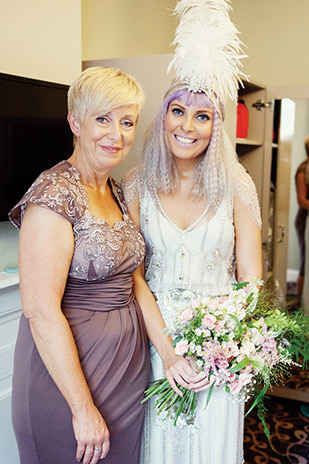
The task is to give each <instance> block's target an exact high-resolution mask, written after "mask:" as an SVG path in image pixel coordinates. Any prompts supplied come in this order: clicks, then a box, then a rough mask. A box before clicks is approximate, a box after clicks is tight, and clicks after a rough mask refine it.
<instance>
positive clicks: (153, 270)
mask: <svg viewBox="0 0 309 464" xmlns="http://www.w3.org/2000/svg"><path fill="white" fill-rule="evenodd" d="M244 174H246V173H244ZM245 182H246V183H247V184H248V185H249V190H250V189H252V198H253V199H254V201H255V202H256V192H255V187H254V185H253V183H252V181H251V179H250V178H249V176H247V175H246V178H245ZM124 185H125V188H124V191H125V197H126V199H127V201H128V202H130V201H131V200H132V199H133V197H134V196H135V195H136V193H137V190H138V193H139V199H140V219H141V232H142V235H143V238H144V240H145V243H146V281H147V283H148V285H149V287H150V289H151V291H152V292H153V293H154V295H155V297H156V299H157V303H158V306H159V308H160V311H161V313H162V316H163V318H164V321H165V323H166V325H167V327H168V328H171V327H172V326H173V313H172V310H171V307H170V305H168V306H167V304H166V298H167V297H168V298H170V297H171V296H172V298H173V299H176V300H177V298H180V301H181V299H182V296H183V292H184V291H185V290H190V291H191V292H193V293H194V294H198V295H214V296H215V295H222V294H227V293H229V291H230V290H231V285H232V282H233V281H234V241H235V234H234V225H233V201H232V199H230V200H226V201H224V202H223V203H222V204H221V205H220V207H219V208H218V209H217V211H216V212H215V214H212V213H211V211H208V210H207V209H206V210H205V211H204V213H203V214H202V215H201V217H200V218H199V219H198V220H197V221H196V222H195V223H194V224H192V225H191V226H190V227H188V228H187V229H185V230H182V229H180V228H179V227H177V226H176V225H175V224H174V223H173V222H172V221H171V220H170V218H169V217H168V216H167V215H166V213H165V211H164V208H163V206H162V204H161V202H160V199H159V196H158V194H157V192H155V191H151V192H150V191H149V190H148V189H147V188H146V187H145V186H144V185H143V183H142V181H141V180H140V179H139V175H138V174H137V173H136V172H131V173H129V176H128V177H127V179H126V181H125V184H124ZM247 200H248V198H247ZM256 215H257V217H258V216H259V206H258V204H257V208H256ZM189 296H190V295H189ZM151 365H152V380H157V379H160V378H162V377H164V369H163V364H162V362H161V358H160V357H159V355H158V354H157V352H156V350H155V349H154V347H153V346H151ZM207 395H208V392H207V391H206V392H200V393H198V394H197V408H196V419H195V422H194V423H193V424H186V423H180V425H179V426H178V425H177V426H176V427H175V426H174V424H173V421H172V420H166V421H164V422H163V421H162V420H160V418H159V417H158V416H157V414H156V411H155V410H153V406H154V402H155V398H152V399H151V400H150V401H148V405H147V409H146V417H145V424H144V434H143V444H142V453H141V459H140V464H241V463H243V462H244V461H243V421H244V419H243V415H244V404H243V403H242V402H235V401H233V400H232V399H230V398H229V396H228V394H227V393H226V392H225V391H224V387H219V388H217V389H214V391H213V394H212V397H211V400H210V402H209V404H208V406H207V408H206V409H205V404H206V399H207Z"/></svg>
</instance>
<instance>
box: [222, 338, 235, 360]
mask: <svg viewBox="0 0 309 464" xmlns="http://www.w3.org/2000/svg"><path fill="white" fill-rule="evenodd" d="M222 351H223V353H224V355H225V356H226V357H227V358H228V359H229V358H236V356H238V355H239V349H238V346H237V343H236V342H227V343H226V344H225V345H223V346H222Z"/></svg>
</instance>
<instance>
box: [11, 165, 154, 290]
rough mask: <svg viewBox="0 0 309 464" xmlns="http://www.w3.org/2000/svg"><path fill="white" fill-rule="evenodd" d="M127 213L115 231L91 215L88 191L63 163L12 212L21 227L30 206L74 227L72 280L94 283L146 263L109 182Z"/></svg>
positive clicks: (44, 175)
mask: <svg viewBox="0 0 309 464" xmlns="http://www.w3.org/2000/svg"><path fill="white" fill-rule="evenodd" d="M109 182H110V186H111V188H112V191H113V194H114V196H115V198H116V200H117V202H118V204H119V206H120V208H121V210H122V212H123V220H122V221H118V222H116V223H115V224H114V227H111V226H110V225H109V224H108V223H107V222H106V221H104V219H101V218H98V217H94V216H93V215H92V214H91V212H90V211H89V204H88V198H87V195H86V191H85V189H84V187H83V185H82V183H81V181H80V174H79V172H78V170H77V169H76V168H75V167H74V166H72V165H71V164H70V163H69V162H68V161H62V162H60V163H59V164H57V165H56V166H54V167H53V168H51V169H49V170H48V171H45V172H43V173H42V174H41V175H40V176H39V177H38V178H37V180H36V181H35V182H34V183H33V184H32V185H31V187H30V188H29V190H28V191H27V192H26V193H25V195H24V196H23V198H22V199H21V200H20V202H19V203H18V204H17V205H16V206H15V207H14V208H13V209H12V210H11V212H10V220H11V221H12V222H13V224H14V225H16V226H17V227H20V226H21V222H22V218H23V215H24V212H25V209H26V206H27V204H28V203H29V202H31V203H34V204H37V205H40V206H43V207H46V208H49V209H52V210H53V211H55V212H57V213H58V214H60V215H62V216H63V217H65V218H66V219H67V220H68V221H70V223H71V224H72V229H73V234H74V243H75V246H74V253H73V259H72V262H71V266H70V270H69V276H71V277H75V278H78V279H83V280H88V281H93V280H101V279H104V278H106V277H107V276H110V275H114V274H116V273H120V272H128V273H131V272H133V271H134V270H135V269H136V268H137V267H138V266H139V265H140V263H141V262H142V261H143V259H144V252H145V246H144V242H143V239H142V236H141V235H140V233H139V232H138V230H137V228H136V227H135V225H134V224H133V222H132V221H131V219H130V218H129V216H128V214H127V212H126V209H125V206H124V202H123V199H122V193H121V189H120V187H119V186H118V185H117V183H116V182H115V181H113V180H112V179H110V180H109Z"/></svg>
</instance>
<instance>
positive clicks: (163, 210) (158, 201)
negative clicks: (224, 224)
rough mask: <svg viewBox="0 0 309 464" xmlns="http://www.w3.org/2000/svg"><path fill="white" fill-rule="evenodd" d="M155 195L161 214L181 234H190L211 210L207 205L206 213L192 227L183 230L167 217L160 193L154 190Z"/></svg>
mask: <svg viewBox="0 0 309 464" xmlns="http://www.w3.org/2000/svg"><path fill="white" fill-rule="evenodd" d="M153 193H154V196H155V200H156V203H157V205H158V207H159V210H160V212H161V214H162V215H163V216H164V217H165V219H166V220H167V221H168V222H169V223H170V224H171V225H172V226H173V227H174V228H175V229H176V230H178V231H180V232H181V233H188V232H191V231H192V230H193V229H194V228H195V226H197V224H198V223H199V222H201V221H202V220H203V218H204V217H205V215H206V213H207V211H208V209H209V206H208V205H207V206H206V208H205V209H204V211H203V212H202V214H201V215H200V217H198V218H197V219H196V221H194V222H193V223H192V224H191V225H189V226H188V227H186V228H185V229H182V228H181V227H179V226H178V225H177V224H175V222H174V221H172V219H171V218H170V217H169V216H168V215H167V213H166V211H165V209H164V207H163V205H162V202H161V199H160V197H159V194H158V192H157V191H156V190H155V189H153Z"/></svg>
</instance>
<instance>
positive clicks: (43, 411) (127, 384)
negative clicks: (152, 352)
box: [10, 161, 150, 464]
mask: <svg viewBox="0 0 309 464" xmlns="http://www.w3.org/2000/svg"><path fill="white" fill-rule="evenodd" d="M109 182H110V185H111V187H112V191H113V193H114V195H115V198H116V201H117V202H118V204H119V206H120V208H121V209H122V212H123V220H122V221H118V222H116V223H115V224H114V227H113V228H111V227H110V226H109V225H108V224H107V223H106V222H105V221H104V220H103V219H100V218H96V217H93V216H92V214H91V213H90V211H89V205H88V199H87V195H86V192H85V189H84V187H83V185H82V184H81V182H80V176H79V172H78V171H77V169H76V168H75V167H73V166H72V165H71V164H70V163H69V162H67V161H62V162H61V163H59V164H58V165H57V166H55V167H53V168H52V169H50V170H48V171H45V172H44V173H42V174H41V175H40V176H39V177H38V179H37V180H36V181H35V182H34V184H33V185H32V186H31V188H30V189H29V190H28V192H27V193H26V194H25V195H24V197H23V198H22V200H21V201H20V202H19V203H18V205H16V206H15V207H14V208H13V209H12V211H11V212H10V219H11V221H12V222H13V223H14V224H15V225H17V226H18V227H20V224H21V221H22V216H23V213H24V210H25V206H26V204H27V203H28V202H31V203H35V204H38V205H41V206H44V207H47V208H50V209H52V210H53V211H56V212H57V213H59V214H61V215H62V216H64V217H65V218H66V219H67V220H69V221H70V222H71V224H72V229H73V233H74V241H75V247H74V255H73V259H72V262H71V266H70V270H69V276H68V280H67V285H66V289H65V293H64V296H63V300H62V304H61V307H62V311H63V313H64V315H65V316H66V318H67V320H68V322H69V325H70V328H71V330H72V333H73V336H74V339H75V343H76V346H77V350H78V353H79V358H80V363H81V366H82V369H83V372H84V374H85V377H86V380H87V382H88V385H89V388H90V390H91V394H92V398H93V400H94V403H95V405H96V406H97V408H98V409H99V411H100V413H101V414H102V416H103V418H104V419H105V421H106V423H107V426H108V429H109V431H110V440H111V448H110V452H109V453H108V455H107V457H106V458H105V459H104V460H100V462H104V464H122V463H126V464H128V463H130V464H137V463H138V455H139V448H140V437H141V430H142V422H143V418H144V406H143V405H141V404H140V403H141V400H142V398H143V392H144V389H145V388H146V387H147V385H148V383H149V371H150V367H149V366H150V364H149V354H148V351H149V350H148V341H147V336H146V331H145V327H144V322H143V318H142V314H141V310H140V308H139V306H138V305H137V303H136V301H135V300H134V297H133V295H132V276H131V274H132V271H134V270H135V269H136V268H137V267H138V266H139V264H140V263H141V261H142V260H143V257H144V243H143V240H142V237H141V235H140V234H139V232H138V231H137V229H136V227H135V226H134V224H133V223H132V221H131V220H130V219H129V216H128V215H127V214H126V211H125V209H124V206H123V203H122V200H121V191H120V189H119V187H118V186H117V185H116V184H115V183H114V182H113V181H112V180H110V181H109ZM38 265H39V263H38ZM51 330H52V328H51ZM12 409H13V412H12V414H13V426H14V430H15V434H16V438H17V441H18V447H19V452H20V456H21V464H56V463H63V464H64V463H65V464H73V463H74V464H76V462H77V461H76V459H75V454H76V446H77V445H76V440H75V437H74V433H73V427H72V414H71V411H70V409H69V407H68V405H67V403H66V401H65V400H64V398H63V396H62V394H61V393H60V391H59V390H58V388H57V386H56V385H55V383H54V382H53V380H52V378H51V377H50V375H49V374H48V372H47V370H46V368H45V365H44V364H43V362H42V360H41V358H40V355H39V353H38V351H37V349H36V346H35V344H34V341H33V338H32V335H31V331H30V326H29V322H28V320H27V319H26V318H25V317H24V316H21V321H20V329H19V334H18V338H17V344H16V350H15V365H14V375H13V392H12Z"/></svg>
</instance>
